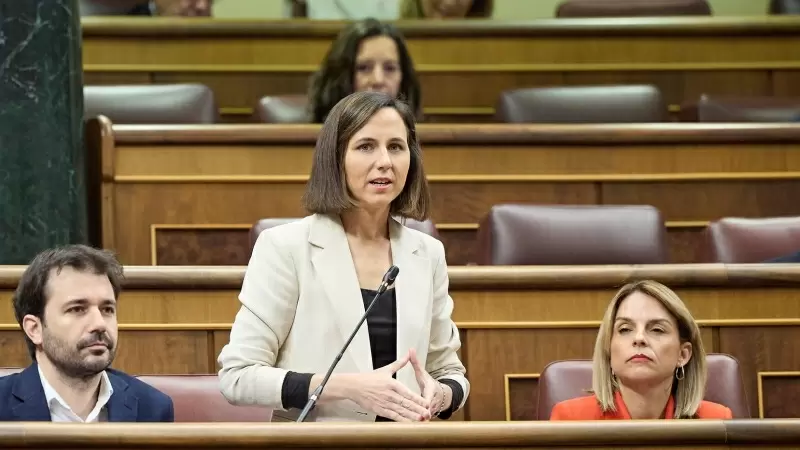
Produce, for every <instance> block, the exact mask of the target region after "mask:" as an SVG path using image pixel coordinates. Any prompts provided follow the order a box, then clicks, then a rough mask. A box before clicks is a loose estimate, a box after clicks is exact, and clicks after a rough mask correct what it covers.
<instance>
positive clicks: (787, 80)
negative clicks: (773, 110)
mask: <svg viewBox="0 0 800 450" xmlns="http://www.w3.org/2000/svg"><path fill="white" fill-rule="evenodd" d="M772 94H773V95H774V96H776V97H800V70H773V71H772Z"/></svg>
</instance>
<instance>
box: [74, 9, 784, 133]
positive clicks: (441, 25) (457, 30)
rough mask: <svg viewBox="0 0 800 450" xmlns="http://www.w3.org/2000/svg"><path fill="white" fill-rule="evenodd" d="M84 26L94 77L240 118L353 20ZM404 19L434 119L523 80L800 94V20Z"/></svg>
mask: <svg viewBox="0 0 800 450" xmlns="http://www.w3.org/2000/svg"><path fill="white" fill-rule="evenodd" d="M82 25H83V65H84V79H85V83H86V84H122V83H136V84H149V83H178V82H200V83H204V84H206V85H208V86H210V87H211V88H212V89H213V90H214V92H215V94H216V95H217V100H218V104H219V105H220V107H221V113H222V115H223V118H224V120H226V121H231V122H247V121H250V120H251V117H252V112H253V107H254V106H255V105H256V102H257V101H258V99H260V98H261V97H262V96H265V95H284V94H302V93H305V92H306V90H307V87H308V78H309V76H310V75H311V74H312V73H313V72H314V71H315V70H317V68H318V67H319V65H320V63H321V62H322V59H323V57H324V55H325V52H327V50H328V47H329V46H330V44H331V42H332V41H333V39H334V38H335V37H336V34H337V33H338V32H339V31H340V30H341V28H342V26H343V24H342V23H337V22H317V21H295V20H279V21H263V20H257V21H242V20H221V19H195V20H186V19H168V18H151V17H148V18H146V19H135V18H108V17H103V18H84V19H83V20H82ZM398 26H399V28H400V30H401V31H402V32H403V34H404V35H405V37H406V39H407V42H408V46H409V51H410V52H411V55H412V58H413V59H414V64H415V68H416V70H417V72H418V74H419V77H420V82H421V84H422V98H423V105H424V107H425V108H424V109H425V116H426V117H427V119H428V120H429V121H432V122H448V123H452V122H462V123H471V122H482V121H489V120H492V116H493V114H494V107H495V104H496V102H497V98H498V96H499V94H500V92H501V91H503V90H506V89H512V88H519V87H537V86H559V85H567V86H569V85H591V84H611V83H652V84H655V85H656V86H658V87H659V88H660V89H661V90H662V92H663V93H664V99H665V101H666V102H667V103H668V104H669V105H670V110H671V112H673V113H675V112H677V110H678V106H679V105H680V104H681V103H682V102H684V101H696V100H697V99H698V98H699V97H700V95H701V94H704V93H708V94H717V95H723V94H727V95H776V96H792V95H794V96H798V95H800V19H798V18H797V17H792V16H771V17H756V16H753V17H679V18H664V17H658V18H629V19H543V20H532V21H524V22H519V21H516V22H509V21H500V20H466V21H447V22H439V21H435V22H428V21H405V22H399V23H398ZM466 93H469V95H465V94H466Z"/></svg>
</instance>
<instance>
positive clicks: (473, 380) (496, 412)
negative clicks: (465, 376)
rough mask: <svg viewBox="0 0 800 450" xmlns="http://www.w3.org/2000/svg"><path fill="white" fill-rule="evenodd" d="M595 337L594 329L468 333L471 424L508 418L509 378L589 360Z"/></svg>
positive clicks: (512, 330)
mask: <svg viewBox="0 0 800 450" xmlns="http://www.w3.org/2000/svg"><path fill="white" fill-rule="evenodd" d="M596 336H597V330H596V329H594V328H586V329H575V328H572V329H569V330H564V329H560V330H559V329H524V330H520V329H516V330H515V329H504V330H477V329H470V330H468V331H467V359H468V360H469V361H471V363H470V367H469V369H468V370H469V374H470V384H471V387H470V397H469V400H468V405H467V406H466V408H467V415H468V416H469V418H470V420H502V419H503V418H504V417H505V416H506V405H505V395H504V388H505V376H506V374H509V373H537V372H538V371H540V370H541V369H542V368H543V367H544V366H545V365H546V364H547V363H549V362H551V361H556V360H559V359H575V358H587V357H589V358H590V357H591V355H592V348H593V347H594V341H595V338H596Z"/></svg>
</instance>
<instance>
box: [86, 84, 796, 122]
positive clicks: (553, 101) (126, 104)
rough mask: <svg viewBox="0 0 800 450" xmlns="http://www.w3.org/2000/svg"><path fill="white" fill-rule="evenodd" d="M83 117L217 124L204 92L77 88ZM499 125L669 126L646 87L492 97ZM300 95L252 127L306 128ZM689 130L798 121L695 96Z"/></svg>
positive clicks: (750, 104)
mask: <svg viewBox="0 0 800 450" xmlns="http://www.w3.org/2000/svg"><path fill="white" fill-rule="evenodd" d="M84 103H85V115H86V117H96V116H99V115H103V116H106V117H108V118H110V119H111V120H112V121H113V122H115V123H120V124H193V123H196V124H211V123H216V122H219V121H220V115H219V113H218V111H217V104H216V103H217V102H216V100H215V97H214V93H213V92H212V90H211V89H210V88H209V87H208V86H205V85H202V84H197V83H192V84H151V85H146V84H145V85H116V86H114V85H108V86H86V87H84ZM495 111H496V112H495V120H496V121H497V122H500V123H520V124H521V123H542V124H558V123H658V122H665V121H667V120H668V119H669V117H668V108H667V105H666V103H665V102H664V100H663V98H662V94H661V92H660V90H659V89H658V88H657V87H656V86H653V85H633V84H632V85H597V86H569V87H540V88H517V89H511V90H507V91H504V92H502V93H501V94H500V97H499V99H498V102H497V107H496V109H495ZM307 112H308V105H307V98H306V97H305V95H299V94H288V95H277V96H273V95H271V96H265V97H262V98H261V99H260V100H259V102H258V104H257V105H256V107H255V109H254V117H253V120H254V121H256V122H261V123H271V124H292V123H308V114H307ZM679 117H680V119H681V120H684V121H689V122H698V121H699V122H793V121H800V98H785V97H746V96H745V97H742V98H737V97H730V98H728V97H719V98H718V97H716V96H713V97H712V96H709V95H707V94H703V95H702V96H701V98H700V99H699V100H698V101H697V102H687V103H686V104H685V105H683V107H682V108H681V114H680V115H679Z"/></svg>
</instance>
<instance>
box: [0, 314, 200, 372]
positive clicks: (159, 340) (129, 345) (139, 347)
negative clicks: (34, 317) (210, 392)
mask: <svg viewBox="0 0 800 450" xmlns="http://www.w3.org/2000/svg"><path fill="white" fill-rule="evenodd" d="M2 328H3V329H2V331H0V345H2V348H3V362H2V364H1V366H2V367H27V366H28V365H30V364H31V358H30V355H29V354H28V349H27V347H26V346H25V338H24V334H23V332H22V331H21V330H20V329H18V328H17V329H13V328H12V327H10V326H8V325H4V326H3V327H2ZM208 342H209V339H208V332H207V331H204V330H197V331H180V330H165V331H159V330H141V331H140V330H125V329H122V330H120V331H119V336H118V344H117V356H116V358H115V360H114V363H113V367H114V368H115V369H119V370H122V371H124V372H126V373H130V374H135V375H143V374H202V373H212V372H213V368H212V367H210V366H209V355H210V354H211V351H212V349H211V348H210V347H209V345H208Z"/></svg>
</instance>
